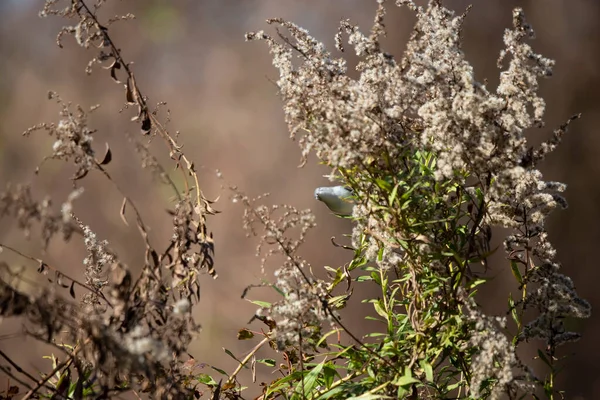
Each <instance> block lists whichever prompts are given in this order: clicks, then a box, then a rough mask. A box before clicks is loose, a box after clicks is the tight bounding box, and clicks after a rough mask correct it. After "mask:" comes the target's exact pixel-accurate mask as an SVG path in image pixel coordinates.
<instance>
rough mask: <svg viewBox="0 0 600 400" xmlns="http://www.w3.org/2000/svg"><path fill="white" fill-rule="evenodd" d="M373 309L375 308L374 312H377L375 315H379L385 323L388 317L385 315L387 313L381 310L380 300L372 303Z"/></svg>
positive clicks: (381, 302)
mask: <svg viewBox="0 0 600 400" xmlns="http://www.w3.org/2000/svg"><path fill="white" fill-rule="evenodd" d="M373 307H375V312H377V314H379V315H380V316H382V317H383V318H385V320H386V321H388V320H389V315H388V314H387V312H386V311H385V309H384V308H383V301H382V300H377V301H376V302H374V303H373Z"/></svg>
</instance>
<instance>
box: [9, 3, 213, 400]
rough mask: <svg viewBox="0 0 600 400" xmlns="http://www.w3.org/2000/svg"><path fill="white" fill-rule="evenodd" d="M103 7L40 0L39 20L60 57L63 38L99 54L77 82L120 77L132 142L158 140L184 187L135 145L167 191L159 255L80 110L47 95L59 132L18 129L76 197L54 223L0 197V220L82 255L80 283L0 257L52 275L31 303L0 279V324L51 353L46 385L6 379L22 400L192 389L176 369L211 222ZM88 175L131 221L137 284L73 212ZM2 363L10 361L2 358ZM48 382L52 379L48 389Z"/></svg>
mask: <svg viewBox="0 0 600 400" xmlns="http://www.w3.org/2000/svg"><path fill="white" fill-rule="evenodd" d="M103 3H104V1H96V2H94V3H93V4H92V3H91V2H85V1H78V0H77V1H69V2H68V4H67V5H64V7H63V8H56V7H59V6H60V5H61V4H63V3H61V2H60V1H58V0H47V1H46V2H45V4H44V7H43V10H42V11H41V13H40V14H41V16H50V15H54V16H59V17H62V18H66V19H70V20H73V21H74V22H75V25H74V26H67V27H64V28H63V29H62V30H61V32H60V33H59V35H58V38H57V42H58V45H59V46H60V47H62V40H63V39H64V36H66V35H72V36H73V37H74V38H75V40H76V42H77V44H78V45H80V46H82V47H84V48H86V49H99V50H98V51H99V53H98V55H97V56H95V57H94V58H93V59H92V61H91V62H90V63H89V64H88V66H87V68H86V72H88V73H91V72H92V69H91V67H92V65H94V64H106V63H108V64H109V66H108V68H107V69H108V70H109V74H108V75H110V78H111V79H112V80H113V81H115V82H116V83H118V84H123V83H122V82H121V81H120V80H119V78H118V77H117V75H118V73H119V71H121V72H124V73H125V79H124V82H125V83H124V84H123V85H124V88H125V91H124V95H125V96H124V98H123V100H124V103H125V104H126V108H127V107H128V106H131V105H135V106H137V114H136V115H135V116H134V118H132V120H133V121H134V122H136V123H137V124H138V125H139V126H140V128H141V131H142V133H143V134H144V135H152V136H158V137H160V138H161V139H162V140H163V142H164V143H165V145H166V148H167V151H168V153H169V156H170V158H171V160H172V161H173V162H174V163H175V166H176V168H177V169H178V170H179V171H180V172H181V174H182V176H183V178H184V179H183V182H184V185H185V187H184V188H183V189H180V188H178V187H177V185H176V184H175V182H174V180H173V179H172V178H171V177H170V176H169V174H168V173H167V172H166V171H167V170H166V169H165V168H163V167H162V166H160V164H159V163H158V162H157V160H156V157H154V156H152V155H151V154H150V153H149V151H148V150H147V149H146V148H144V147H143V146H142V145H140V144H138V143H136V150H137V152H138V153H139V154H140V155H141V156H142V164H143V165H142V166H143V167H147V166H150V169H151V171H152V173H155V174H158V176H159V177H160V182H162V183H165V184H167V185H169V186H170V188H171V189H172V190H173V193H174V195H175V196H176V198H177V202H176V204H175V205H174V210H173V211H172V212H171V216H172V225H173V235H172V238H171V239H170V240H169V241H168V243H166V244H165V245H162V246H157V245H156V244H154V243H152V242H151V240H150V238H149V235H148V231H149V228H148V226H147V225H146V223H145V222H144V220H143V210H142V209H141V208H140V207H138V206H137V205H136V203H135V202H134V201H133V200H132V198H131V196H130V194H129V193H127V190H126V189H125V188H123V187H121V186H120V185H119V184H118V183H117V182H116V181H115V179H113V177H112V175H111V173H110V172H109V169H110V163H111V161H112V159H113V154H112V152H111V150H110V146H109V145H108V144H107V145H106V148H105V149H103V150H102V154H103V155H102V156H98V155H97V154H98V153H97V150H96V149H95V147H94V146H93V140H92V136H93V135H94V134H97V132H96V130H95V129H93V128H91V127H90V126H89V120H88V111H87V110H84V109H83V108H82V107H80V106H77V107H72V105H71V104H70V103H67V102H65V101H63V100H62V99H61V98H60V97H59V96H58V95H57V94H56V93H53V92H52V93H50V98H51V99H55V100H56V101H57V102H58V104H59V106H60V107H61V110H60V119H59V121H58V122H57V123H42V124H38V125H36V126H34V127H32V128H30V129H28V130H27V131H26V132H25V135H26V136H31V134H32V133H33V132H35V131H38V130H43V131H46V132H47V133H48V134H49V135H51V136H52V137H53V138H54V139H55V142H54V144H53V146H52V153H51V154H50V155H49V156H47V157H46V158H44V160H43V161H42V163H41V164H40V168H43V166H44V163H45V162H47V161H48V160H60V161H63V162H67V163H69V164H71V165H73V166H74V167H75V173H74V175H73V176H72V181H73V184H74V186H75V187H76V188H75V189H74V191H73V192H72V193H71V194H70V195H69V197H68V199H67V201H65V202H64V203H63V205H62V209H61V210H60V212H56V213H54V212H52V207H51V206H52V204H51V202H50V200H44V201H43V202H37V201H36V200H34V199H33V196H32V195H31V193H30V191H29V188H28V187H26V186H9V187H8V188H7V190H6V191H5V192H3V193H2V196H1V197H0V213H1V215H2V217H15V218H17V220H18V223H19V227H20V228H21V229H23V230H24V231H25V233H26V234H28V233H29V231H30V230H31V229H33V226H34V224H33V223H34V222H39V223H40V224H41V228H42V239H43V243H44V248H46V247H48V246H49V244H51V243H50V241H51V238H52V236H54V234H56V233H62V234H63V238H64V239H65V240H67V241H68V240H70V239H72V234H73V233H77V234H78V237H81V238H82V239H83V242H84V244H85V247H86V251H87V256H86V257H85V259H84V260H83V266H84V269H85V272H84V275H85V282H81V281H79V280H77V279H74V278H70V277H69V276H67V275H66V274H64V273H63V272H61V270H60V269H61V266H59V265H49V264H48V263H46V262H44V261H43V260H42V259H38V258H36V257H31V256H28V255H27V254H25V253H23V252H21V251H19V250H18V249H17V248H16V247H13V246H4V247H5V249H7V250H8V251H11V252H12V253H14V254H16V255H18V256H20V257H22V258H23V259H25V260H29V261H30V262H35V263H37V264H38V269H39V272H41V273H44V274H47V275H48V276H50V275H49V273H50V272H52V273H53V274H54V279H53V281H54V282H55V283H56V286H54V287H50V288H47V289H42V292H41V293H40V294H39V295H35V296H32V295H25V294H24V293H22V292H20V291H19V290H18V289H16V287H13V285H12V284H11V283H10V282H13V281H15V279H14V278H11V279H10V280H9V281H7V280H6V279H5V278H4V275H7V276H13V277H14V273H13V272H12V271H10V269H9V268H5V269H6V270H7V271H8V272H7V273H6V274H4V275H3V276H1V277H0V278H1V279H0V299H2V307H1V308H0V311H1V313H0V315H2V316H3V317H9V316H20V317H21V318H23V320H24V325H25V327H26V331H27V332H28V334H29V335H31V336H32V337H34V338H36V339H38V340H40V341H42V342H46V343H49V344H51V345H53V346H54V347H55V348H56V349H57V351H58V353H60V354H61V355H60V356H58V358H57V359H56V363H55V364H56V365H55V368H54V370H53V371H52V374H50V375H47V376H46V377H45V378H44V379H42V380H39V379H36V378H33V375H32V374H29V375H28V374H27V373H26V372H25V371H22V372H21V376H20V377H17V378H16V379H18V381H20V382H22V383H23V385H24V386H25V387H27V388H28V390H29V392H28V393H27V394H26V397H37V396H39V395H40V394H42V393H49V395H50V396H62V397H65V396H67V391H70V393H72V394H70V395H72V396H74V397H75V398H82V396H84V394H86V395H94V396H100V397H102V396H104V397H106V396H111V395H115V394H118V393H120V392H123V391H124V390H132V389H133V390H141V391H145V392H148V393H152V395H153V396H154V397H157V398H189V397H190V396H191V395H193V393H194V388H193V385H189V384H188V383H189V377H188V371H186V369H185V368H183V363H182V362H180V360H179V359H180V357H182V356H186V355H187V348H188V346H189V344H190V342H191V340H192V338H193V337H194V336H195V335H196V334H197V332H198V330H199V326H198V324H196V323H195V321H194V320H193V319H192V316H191V309H192V307H193V306H194V305H195V304H196V303H197V302H198V301H199V290H200V278H201V276H202V275H204V274H209V275H211V276H213V277H216V273H215V270H214V261H213V256H214V242H213V239H212V234H211V233H210V231H209V230H208V227H207V217H208V216H209V215H213V214H215V213H216V211H215V210H214V209H213V208H212V207H211V202H210V201H209V200H207V199H206V198H205V197H204V195H203V194H202V190H201V187H200V182H199V178H198V175H197V173H196V169H195V167H194V163H193V162H192V161H191V160H190V159H189V158H188V157H187V156H186V155H185V154H184V153H183V151H182V148H181V147H182V146H181V145H180V144H179V143H178V142H177V141H176V138H174V137H173V136H172V135H171V134H170V133H169V132H168V131H167V129H165V127H164V126H163V125H162V123H161V122H160V120H159V119H158V116H157V114H158V108H157V109H155V110H153V111H150V110H149V107H148V103H147V98H146V97H145V96H143V95H142V93H141V90H140V88H139V87H138V85H137V83H136V79H135V75H134V73H133V71H132V69H131V63H129V62H126V61H125V60H124V59H123V56H122V54H121V51H120V50H119V48H118V47H117V46H116V45H115V43H114V42H113V40H112V38H111V37H110V35H109V30H108V27H109V26H110V25H111V24H112V23H114V22H116V21H119V20H128V19H131V18H133V16H132V15H126V16H123V17H115V18H112V19H110V20H108V21H106V23H105V24H102V23H101V22H100V21H99V19H98V17H97V15H98V14H97V12H98V10H99V8H100V7H101V6H102V5H103ZM107 77H108V76H107ZM161 104H164V103H159V105H161ZM96 108H97V106H94V107H92V108H91V109H90V110H89V111H90V112H91V111H94V110H95V109H96ZM132 141H133V140H132ZM94 172H99V173H100V174H101V175H102V176H103V177H104V178H106V179H107V180H108V182H110V184H111V185H112V187H113V188H114V189H115V190H116V191H117V192H118V193H119V194H121V195H122V196H123V199H124V200H123V205H122V207H121V209H120V210H117V212H118V213H120V215H121V218H122V220H123V222H124V223H125V224H128V220H127V214H128V213H129V212H133V214H134V216H135V221H136V225H137V227H138V230H139V232H140V234H141V236H142V238H143V240H144V244H145V252H144V257H143V260H144V265H143V266H142V268H141V272H140V275H139V276H138V277H135V276H133V275H132V272H131V271H130V269H129V267H128V266H127V265H126V264H125V263H124V262H122V260H121V259H120V258H119V256H118V255H117V254H116V253H115V252H114V251H112V250H111V249H110V244H109V240H102V239H100V238H99V237H98V236H97V235H96V233H95V232H94V231H93V229H92V228H91V227H90V226H88V225H86V224H85V223H84V222H83V221H80V220H79V219H78V218H77V217H76V216H75V215H74V213H73V204H72V203H73V202H74V201H75V200H76V199H77V198H78V197H81V196H85V193H84V188H85V183H86V180H85V178H86V176H88V175H89V174H90V173H94ZM190 178H191V182H190ZM161 209H162V208H161ZM75 287H80V288H81V289H83V291H85V294H83V296H79V293H78V291H77V292H76V291H75ZM57 288H58V290H57ZM62 288H64V289H66V290H68V293H69V294H70V295H71V297H72V298H73V299H78V300H80V302H79V304H78V303H76V302H74V301H73V300H66V299H65V298H63V296H62V295H61V292H60V289H62ZM57 343H69V344H70V345H58V344H57ZM5 358H7V359H10V355H6V357H5ZM11 375H13V376H16V375H19V374H15V373H11ZM56 376H61V377H63V378H64V379H62V378H61V379H58V380H57V379H55V378H56ZM23 377H25V378H23ZM27 381H29V382H27ZM73 391H74V392H73Z"/></svg>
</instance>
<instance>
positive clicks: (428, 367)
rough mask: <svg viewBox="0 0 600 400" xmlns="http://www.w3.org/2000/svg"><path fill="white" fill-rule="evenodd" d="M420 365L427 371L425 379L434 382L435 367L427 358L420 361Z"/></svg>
mask: <svg viewBox="0 0 600 400" xmlns="http://www.w3.org/2000/svg"><path fill="white" fill-rule="evenodd" d="M419 365H420V366H421V368H423V371H425V379H426V380H427V382H433V367H432V366H431V364H429V363H428V362H427V361H425V360H421V361H419Z"/></svg>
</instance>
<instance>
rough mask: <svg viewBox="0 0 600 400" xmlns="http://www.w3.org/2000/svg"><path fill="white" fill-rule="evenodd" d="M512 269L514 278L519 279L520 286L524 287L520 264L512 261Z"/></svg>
mask: <svg viewBox="0 0 600 400" xmlns="http://www.w3.org/2000/svg"><path fill="white" fill-rule="evenodd" d="M510 269H511V270H512V273H513V275H514V277H515V278H516V279H517V282H519V285H522V284H523V275H521V270H520V269H519V264H517V262H516V261H514V260H511V262H510Z"/></svg>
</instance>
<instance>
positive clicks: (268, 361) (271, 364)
mask: <svg viewBox="0 0 600 400" xmlns="http://www.w3.org/2000/svg"><path fill="white" fill-rule="evenodd" d="M256 362H257V363H260V364H264V365H267V366H269V367H274V366H276V365H277V362H276V361H275V360H273V359H272V358H261V359H259V360H256Z"/></svg>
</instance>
